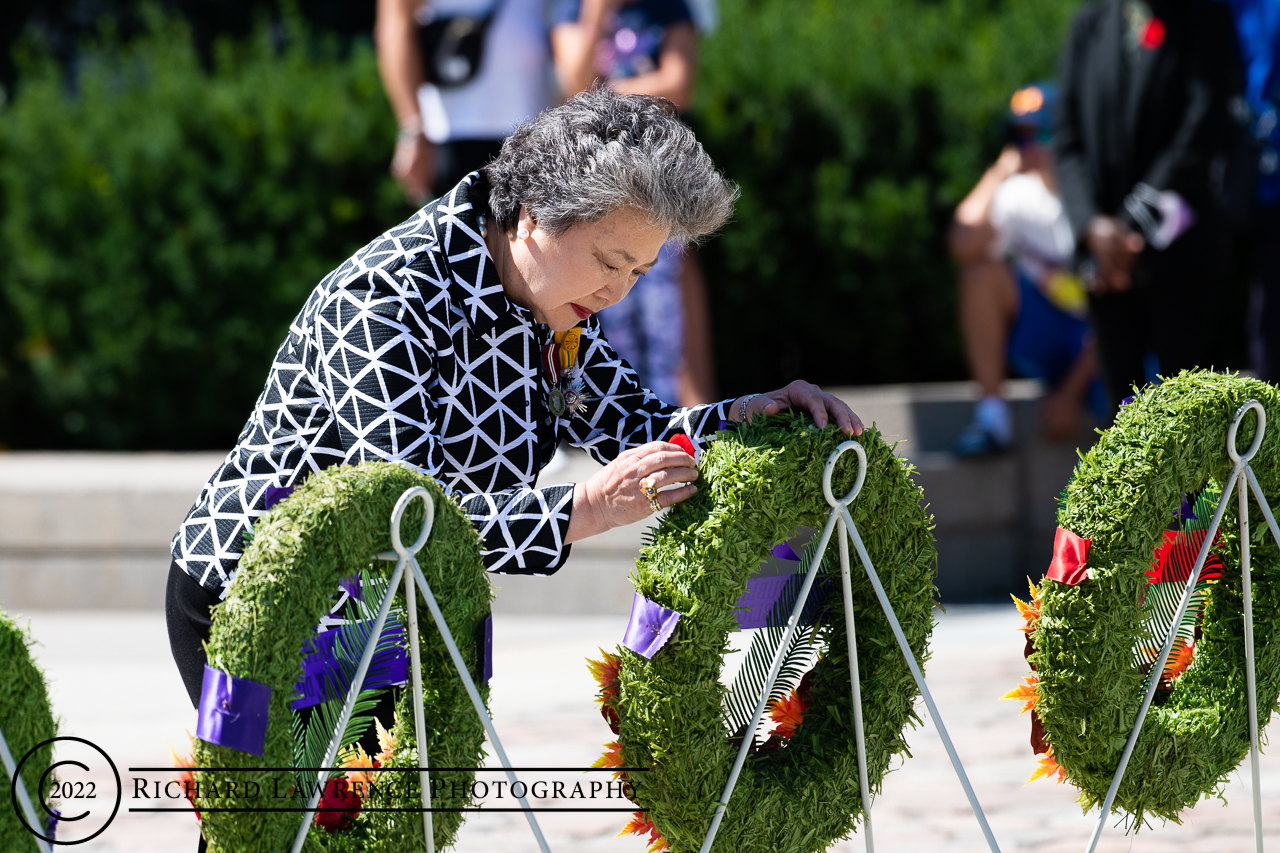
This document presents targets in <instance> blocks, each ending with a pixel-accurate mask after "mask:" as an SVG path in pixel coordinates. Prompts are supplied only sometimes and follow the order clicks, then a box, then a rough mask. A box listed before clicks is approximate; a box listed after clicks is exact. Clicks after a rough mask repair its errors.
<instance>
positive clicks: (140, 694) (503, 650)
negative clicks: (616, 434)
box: [27, 607, 1280, 853]
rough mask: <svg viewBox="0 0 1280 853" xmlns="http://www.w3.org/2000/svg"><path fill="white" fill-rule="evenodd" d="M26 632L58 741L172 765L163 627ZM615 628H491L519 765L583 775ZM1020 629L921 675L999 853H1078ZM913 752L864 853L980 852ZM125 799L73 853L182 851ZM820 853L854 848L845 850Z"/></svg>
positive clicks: (148, 619) (939, 775)
mask: <svg viewBox="0 0 1280 853" xmlns="http://www.w3.org/2000/svg"><path fill="white" fill-rule="evenodd" d="M27 616H28V617H29V619H30V624H31V627H32V630H33V632H34V634H35V636H36V637H37V638H38V640H39V643H40V645H39V646H38V647H37V649H36V650H35V651H36V654H37V656H38V658H39V659H40V661H41V663H42V664H43V665H44V667H45V668H46V670H47V672H48V674H49V679H50V683H51V690H52V694H53V702H54V706H55V709H56V711H57V712H58V713H59V714H61V716H62V733H63V734H67V735H78V736H81V737H85V738H87V739H89V740H92V741H94V742H95V743H97V744H99V745H100V746H102V747H103V749H104V750H106V751H107V752H108V753H109V754H110V755H111V756H112V757H113V758H114V760H115V762H116V764H117V765H118V766H119V767H120V770H121V773H122V774H124V775H126V777H127V776H128V769H127V768H129V767H137V766H158V765H162V764H167V763H168V762H169V760H170V758H169V745H170V744H172V745H173V746H175V747H177V748H178V749H179V750H180V751H185V749H186V746H187V734H186V733H187V731H189V730H191V729H192V728H194V724H195V719H194V712H192V711H191V709H190V707H189V706H188V704H187V700H186V697H185V694H184V693H183V691H182V688H181V686H180V683H179V681H178V677H177V674H176V671H175V670H174V669H173V666H172V663H171V661H170V658H169V652H168V646H167V642H166V639H165V634H164V621H163V617H162V616H161V615H160V614H158V613H154V612H133V613H129V612H124V613H122V612H118V611H117V612H104V611H97V612H85V611H77V612H47V611H46V612H34V613H30V614H27ZM625 621H626V620H625V617H622V616H609V617H585V616H555V617H550V618H539V617H530V616H500V617H499V619H498V620H497V623H496V625H495V678H494V693H493V709H494V717H495V720H496V724H497V726H498V730H499V733H500V734H501V735H502V736H503V739H504V743H505V745H506V746H507V749H508V751H509V752H510V754H511V758H512V760H513V761H514V762H515V763H516V764H517V765H525V766H531V765H539V766H585V765H587V764H590V763H591V761H593V760H594V759H595V758H596V757H597V756H598V755H599V753H600V747H601V744H602V743H603V742H604V741H606V740H608V739H609V732H608V729H607V728H606V727H605V725H604V723H603V721H602V720H601V719H600V717H599V715H598V714H597V713H596V711H595V710H594V706H593V704H592V702H591V699H592V696H593V694H594V683H593V681H592V680H591V677H590V675H589V673H588V672H587V669H586V667H585V666H584V665H583V663H582V661H583V658H584V657H585V656H587V655H593V654H596V649H597V647H599V646H604V647H606V648H610V647H612V646H613V645H615V644H616V642H617V641H618V639H619V637H620V636H621V634H622V630H623V627H624V625H625ZM1017 621H1018V620H1017V617H1016V614H1015V613H1014V612H1013V610H1012V608H1010V607H994V608H993V607H953V608H951V610H950V612H949V613H948V614H946V615H944V616H942V617H941V621H940V623H939V625H938V628H937V630H936V631H935V633H934V640H933V647H934V655H933V660H932V662H931V664H930V666H929V669H928V673H927V675H928V677H929V682H930V685H931V687H932V689H933V691H934V694H935V697H936V699H937V702H938V705H939V706H940V708H941V711H942V714H943V715H944V720H945V722H946V723H947V725H948V727H949V729H950V730H951V733H952V735H953V736H954V738H955V741H956V745H957V749H958V750H959V752H960V755H961V757H962V759H963V760H964V761H965V763H966V766H967V768H968V770H969V773H970V776H971V778H972V779H973V783H974V786H975V788H976V789H977V793H978V796H979V798H980V800H981V801H982V803H983V805H984V806H985V808H986V810H987V814H988V817H989V818H990V821H991V825H992V827H993V829H994V831H995V834H996V837H997V839H998V841H999V843H1000V845H1001V849H1002V850H1003V851H1005V853H1009V851H1014V850H1031V851H1043V853H1057V851H1081V850H1083V849H1084V845H1085V842H1086V840H1087V837H1088V834H1089V832H1090V830H1091V827H1092V822H1091V820H1089V819H1088V818H1087V817H1085V816H1082V815H1081V814H1080V810H1079V809H1078V807H1076V806H1075V805H1074V803H1073V796H1072V792H1071V789H1070V788H1069V787H1068V786H1065V785H1062V786H1056V785H1053V784H1052V783H1048V782H1043V781H1042V782H1036V783H1034V784H1032V785H1029V786H1025V787H1024V786H1023V784H1022V783H1023V780H1025V779H1026V777H1027V776H1028V774H1029V773H1030V772H1031V769H1032V767H1033V766H1034V762H1033V760H1032V757H1031V754H1030V750H1029V748H1028V747H1027V746H1026V743H1027V733H1028V723H1027V720H1026V718H1020V717H1019V716H1018V707H1017V706H1016V704H1015V703H1012V702H998V701H996V699H995V697H996V696H998V695H1000V694H1001V693H1003V692H1004V691H1006V690H1008V689H1009V688H1011V687H1012V686H1014V685H1015V684H1016V683H1017V682H1018V680H1019V679H1020V678H1021V676H1022V675H1023V674H1024V669H1025V667H1024V665H1023V663H1022V661H1021V659H1020V652H1021V635H1020V634H1019V633H1017V631H1016V624H1017ZM910 742H911V748H912V752H913V754H914V757H913V758H911V759H908V760H906V761H905V762H904V763H903V764H902V765H901V767H900V768H899V769H898V770H896V771H895V772H893V773H892V774H891V775H890V776H889V777H888V778H887V780H886V781H885V786H884V793H883V795H882V796H881V797H880V798H879V799H878V800H877V802H876V804H875V807H874V818H875V839H876V843H877V848H878V849H879V850H882V851H931V853H932V851H982V850H985V849H986V847H985V845H984V843H983V841H982V837H981V834H980V833H979V831H978V828H977V824H976V822H975V821H974V820H973V818H972V815H971V814H970V812H969V810H968V806H967V804H966V801H965V799H964V796H963V794H962V792H961V789H960V786H959V784H958V783H957V782H956V780H955V777H954V775H953V773H952V771H951V768H950V766H949V764H948V763H947V761H946V756H945V753H944V751H943V749H942V745H941V742H940V741H939V739H938V736H937V734H936V732H935V731H934V730H933V728H932V726H931V725H928V724H926V726H925V727H924V728H922V729H917V730H916V731H914V732H913V733H912V734H911V737H910ZM1246 772H1247V771H1246ZM153 778H155V777H154V776H153ZM578 778H585V777H581V776H579V777H578ZM1246 778H1247V777H1246ZM108 782H109V780H101V782H100V784H103V785H105V784H107V783H108ZM126 788H127V783H126ZM1262 788H1263V812H1264V820H1265V822H1266V824H1267V826H1268V829H1269V830H1270V832H1269V833H1268V839H1269V841H1268V843H1269V844H1271V845H1272V846H1274V845H1276V844H1277V843H1280V759H1278V758H1277V757H1275V756H1264V759H1263V781H1262ZM125 793H126V798H125V802H124V804H123V806H122V809H121V813H120V815H119V816H118V817H117V818H116V820H115V822H114V823H112V824H111V826H110V827H109V828H108V829H107V830H106V831H105V832H104V833H103V834H102V835H101V836H99V837H98V838H97V839H94V840H92V841H90V842H88V843H86V844H84V845H82V846H80V847H79V849H80V850H83V851H84V853H107V851H129V853H191V851H192V850H194V848H195V843H196V827H195V822H194V820H193V819H192V818H191V817H190V816H188V815H173V814H169V815H152V814H137V813H128V812H127V811H125V809H127V808H128V807H129V806H130V805H133V804H134V803H136V802H137V801H136V800H132V799H131V798H130V797H129V794H130V793H132V792H131V791H129V790H126V792H125ZM1226 796H1227V800H1228V802H1229V805H1227V806H1226V807H1223V806H1222V805H1220V804H1219V803H1218V802H1217V801H1213V802H1208V803H1202V804H1201V805H1200V806H1199V807H1198V808H1196V809H1195V810H1193V811H1191V812H1189V813H1188V814H1187V815H1186V820H1185V822H1184V824H1183V825H1182V826H1176V825H1168V826H1159V827H1156V828H1155V829H1153V830H1150V831H1144V832H1143V833H1141V834H1140V835H1138V836H1137V837H1133V836H1129V837H1126V836H1125V835H1124V834H1123V832H1122V831H1121V830H1120V829H1109V830H1108V831H1107V833H1106V835H1105V836H1104V840H1103V842H1102V844H1101V846H1100V847H1099V849H1100V850H1102V851H1108V853H1117V852H1118V851H1132V853H1163V852H1164V851H1175V850H1176V851H1214V853H1230V851H1245V850H1251V849H1252V827H1251V821H1250V801H1249V791H1248V788H1247V786H1246V785H1245V784H1243V783H1242V782H1241V781H1240V780H1238V779H1237V780H1234V781H1233V782H1232V783H1231V785H1230V786H1229V787H1228V790H1227V795H1226ZM729 819H732V812H730V818H729ZM623 821H624V816H623V815H619V814H561V815H544V816H543V818H542V825H543V828H544V831H545V832H546V834H547V837H548V839H549V841H550V844H551V848H552V850H555V851H557V853H597V852H598V853H606V851H620V852H621V851H630V853H640V851H642V850H643V849H644V847H643V845H642V844H641V842H640V841H639V840H638V839H636V838H635V837H628V838H615V837H614V833H615V832H617V830H618V828H619V827H620V826H621V824H622V823H623ZM457 849H458V850H459V851H461V853H508V851H509V853H517V851H535V850H536V849H537V848H536V846H535V844H534V843H533V840H532V837H531V835H530V833H529V831H528V828H527V826H526V825H525V823H524V820H523V818H522V817H521V816H519V815H509V814H493V815H478V816H473V817H472V818H471V819H470V820H469V821H468V822H467V824H466V825H465V826H464V828H463V831H462V835H461V838H460V841H459V843H458V845H457ZM833 849H834V850H839V851H854V850H862V849H863V848H862V842H861V839H856V840H855V841H851V842H842V843H839V844H837V845H835V847H834V848H833Z"/></svg>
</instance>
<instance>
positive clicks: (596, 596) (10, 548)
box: [0, 382, 1090, 613]
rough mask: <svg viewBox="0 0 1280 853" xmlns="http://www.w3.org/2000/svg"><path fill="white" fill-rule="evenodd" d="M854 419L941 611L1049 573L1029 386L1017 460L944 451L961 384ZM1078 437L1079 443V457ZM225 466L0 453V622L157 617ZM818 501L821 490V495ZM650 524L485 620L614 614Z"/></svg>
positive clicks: (577, 555)
mask: <svg viewBox="0 0 1280 853" xmlns="http://www.w3.org/2000/svg"><path fill="white" fill-rule="evenodd" d="M837 393H839V394H840V395H841V396H842V397H843V398H844V399H846V400H847V401H848V402H849V403H850V404H851V405H852V406H853V407H854V410H855V411H857V412H858V413H859V414H860V415H861V416H862V418H863V420H864V421H866V422H868V423H871V422H875V423H877V424H878V425H879V426H880V427H881V429H882V430H883V431H884V433H885V434H886V436H888V437H890V438H897V439H899V440H901V444H900V445H899V447H898V452H899V453H900V454H902V455H905V456H907V457H908V458H909V459H911V461H912V463H913V464H914V465H915V466H916V468H917V473H916V475H915V476H916V477H917V480H918V482H919V483H920V484H921V486H922V487H923V488H924V492H925V498H926V501H927V502H928V504H929V509H930V511H931V512H932V513H933V514H934V517H935V521H936V524H937V528H936V531H935V533H936V536H937V539H938V555H939V561H938V565H939V573H938V587H939V591H940V595H941V598H942V601H943V602H944V603H946V602H948V601H972V600H988V599H993V598H1001V597H1003V596H1004V595H1005V594H1006V593H1008V592H1017V591H1025V588H1026V582H1025V580H1023V576H1024V575H1031V576H1033V577H1039V576H1040V575H1041V574H1043V571H1044V569H1045V567H1046V566H1047V565H1048V562H1049V555H1050V551H1051V548H1052V544H1053V530H1054V527H1055V522H1054V513H1055V508H1056V502H1055V501H1056V496H1057V495H1058V494H1059V493H1060V492H1061V490H1062V489H1063V488H1064V487H1065V485H1066V482H1067V478H1068V477H1069V476H1070V473H1071V470H1072V467H1073V465H1074V462H1075V453H1076V448H1075V446H1065V447H1062V446H1057V447H1055V446H1049V445H1046V444H1045V443H1044V442H1043V441H1042V440H1041V439H1040V438H1039V437H1038V430H1037V429H1036V418H1035V414H1034V407H1035V402H1036V400H1037V398H1038V396H1039V387H1038V386H1037V385H1035V384H1034V383H1026V382H1016V383H1010V385H1009V395H1010V397H1011V399H1012V400H1014V405H1015V416H1016V423H1017V430H1018V436H1019V445H1018V450H1017V451H1015V452H1012V453H1009V454H1005V455H1002V456H998V457H994V458H989V459H981V460H973V461H964V462H961V461H958V460H956V459H955V458H954V457H953V456H952V455H951V454H950V453H949V448H950V445H951V442H952V441H953V440H954V438H955V435H956V434H957V433H958V432H959V431H960V429H961V428H962V427H963V426H964V425H965V424H966V423H967V422H968V420H969V418H970V416H971V411H972V404H973V400H974V398H975V396H976V389H975V388H974V387H973V386H972V385H971V384H969V383H947V384H938V385H909V386H908V385H899V386H882V387H873V388H845V389H837ZM1089 439H1090V434H1089V433H1088V432H1087V431H1083V430H1082V432H1081V434H1080V436H1079V441H1078V444H1080V446H1081V447H1085V446H1087V443H1088V441H1089ZM221 458H222V454H221V453H182V454H179V453H118V454H115V453H8V454H0V605H3V606H5V607H7V608H25V609H31V608H121V609H123V608H132V609H137V608H143V609H150V608H159V607H161V606H162V605H163V601H164V579H165V575H166V573H167V571H168V565H169V557H168V544H169V539H170V537H171V536H172V535H173V532H174V530H176V529H177V526H178V523H179V522H180V521H181V520H182V518H183V516H184V515H185V514H186V512H187V510H188V508H189V507H190V505H191V503H192V501H194V499H195V497H196V495H197V493H198V492H199V491H200V488H201V486H203V484H204V482H205V480H206V479H207V478H208V476H209V475H210V474H211V473H212V472H213V470H214V469H215V468H216V467H217V465H218V464H219V462H220V461H221ZM598 467H599V466H598V465H597V464H596V463H595V462H593V461H591V460H590V459H589V458H588V457H587V456H586V455H585V454H582V453H580V452H578V451H571V452H569V453H562V454H560V455H559V456H557V459H556V460H555V461H554V462H553V464H552V466H551V467H549V468H548V469H547V470H545V471H543V474H542V478H541V481H542V482H544V483H549V482H577V481H580V480H583V479H585V478H587V477H589V476H591V474H592V473H593V472H594V471H596V470H597V469H598ZM815 488H816V485H815ZM644 527H645V524H643V523H642V524H636V525H632V526H630V527H627V528H621V529H619V530H614V531H610V532H609V533H607V534H605V535H603V536H599V537H595V538H594V539H590V540H587V541H585V542H581V543H578V544H576V545H575V546H574V547H573V554H572V556H571V557H570V559H569V562H568V564H567V565H566V566H565V567H564V568H563V569H561V570H560V571H559V572H558V573H557V574H556V575H555V576H553V577H550V578H536V577H520V576H511V575H506V576H499V575H495V576H494V577H493V580H494V584H495V586H497V587H498V588H499V592H498V599H497V602H496V605H495V609H496V610H498V611H499V612H511V613H624V612H626V611H627V610H628V609H629V607H630V601H631V587H630V584H629V582H628V580H627V574H628V572H629V571H630V568H631V565H632V562H633V560H634V559H635V554H636V551H637V549H638V548H639V545H640V537H641V532H642V531H643V529H644Z"/></svg>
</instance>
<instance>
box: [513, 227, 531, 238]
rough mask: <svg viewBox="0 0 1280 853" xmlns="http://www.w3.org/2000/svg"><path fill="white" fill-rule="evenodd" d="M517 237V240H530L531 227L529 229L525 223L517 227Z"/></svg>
mask: <svg viewBox="0 0 1280 853" xmlns="http://www.w3.org/2000/svg"><path fill="white" fill-rule="evenodd" d="M516 239H517V240H528V239H529V229H528V228H525V227H524V226H523V225H521V226H520V227H519V228H517V229H516Z"/></svg>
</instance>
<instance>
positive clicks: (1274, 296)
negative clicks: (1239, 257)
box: [1253, 207, 1280, 382]
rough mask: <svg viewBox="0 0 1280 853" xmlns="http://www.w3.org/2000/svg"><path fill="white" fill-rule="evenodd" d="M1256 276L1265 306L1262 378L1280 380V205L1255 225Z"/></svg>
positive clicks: (1261, 325) (1261, 319)
mask: <svg viewBox="0 0 1280 853" xmlns="http://www.w3.org/2000/svg"><path fill="white" fill-rule="evenodd" d="M1253 239H1254V276H1255V277H1256V279H1257V281H1258V288H1259V290H1260V291H1261V296H1262V305H1261V309H1260V312H1261V316H1260V317H1259V328H1258V333H1259V334H1258V337H1259V342H1260V343H1261V345H1262V346H1261V350H1262V352H1261V359H1260V362H1261V363H1260V364H1258V365H1257V368H1258V378H1259V379H1264V380H1266V381H1267V382H1277V381H1280V207H1264V208H1261V209H1260V210H1259V211H1258V213H1257V219H1256V222H1255V224H1254V237H1253Z"/></svg>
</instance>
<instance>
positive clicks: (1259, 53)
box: [1227, 0, 1280, 382]
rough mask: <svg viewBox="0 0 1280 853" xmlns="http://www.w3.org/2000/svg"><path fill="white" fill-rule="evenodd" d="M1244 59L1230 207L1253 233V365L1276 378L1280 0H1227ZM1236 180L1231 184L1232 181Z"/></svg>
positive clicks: (1279, 348)
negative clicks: (1235, 189)
mask: <svg viewBox="0 0 1280 853" xmlns="http://www.w3.org/2000/svg"><path fill="white" fill-rule="evenodd" d="M1227 4H1228V5H1229V6H1230V7H1231V12H1232V16H1233V17H1234V18H1235V24H1236V35H1237V37H1238V42H1239V48H1240V59H1241V61H1242V63H1243V69H1242V70H1243V75H1242V76H1243V92H1242V93H1241V94H1242V95H1243V97H1242V98H1241V99H1239V100H1237V101H1235V102H1233V110H1232V112H1233V113H1236V118H1237V120H1238V121H1240V122H1241V124H1243V125H1244V126H1245V128H1246V129H1245V132H1244V134H1243V136H1244V139H1243V142H1244V145H1243V146H1242V149H1243V150H1241V151H1240V152H1239V162H1238V163H1237V164H1235V165H1237V167H1239V168H1240V169H1241V173H1242V174H1241V178H1242V179H1243V181H1244V183H1243V186H1242V187H1241V189H1242V191H1241V192H1239V193H1237V194H1236V196H1235V197H1232V198H1229V201H1230V202H1233V203H1234V207H1236V208H1237V209H1235V210H1232V211H1229V212H1230V213H1231V214H1232V218H1233V219H1234V220H1236V221H1237V222H1246V223H1247V224H1248V225H1249V226H1250V230H1251V231H1252V233H1253V247H1254V268H1253V274H1254V279H1255V284H1254V294H1253V299H1252V300H1251V302H1252V305H1251V311H1250V313H1251V317H1250V331H1251V338H1252V341H1251V344H1252V346H1251V349H1252V350H1253V353H1252V358H1251V361H1252V366H1253V368H1254V370H1255V372H1256V373H1257V374H1258V378H1260V379H1265V380H1266V381H1268V382H1277V381H1280V65H1277V63H1278V62H1280V3H1276V2H1275V0H1227ZM1233 184H1234V182H1233Z"/></svg>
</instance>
